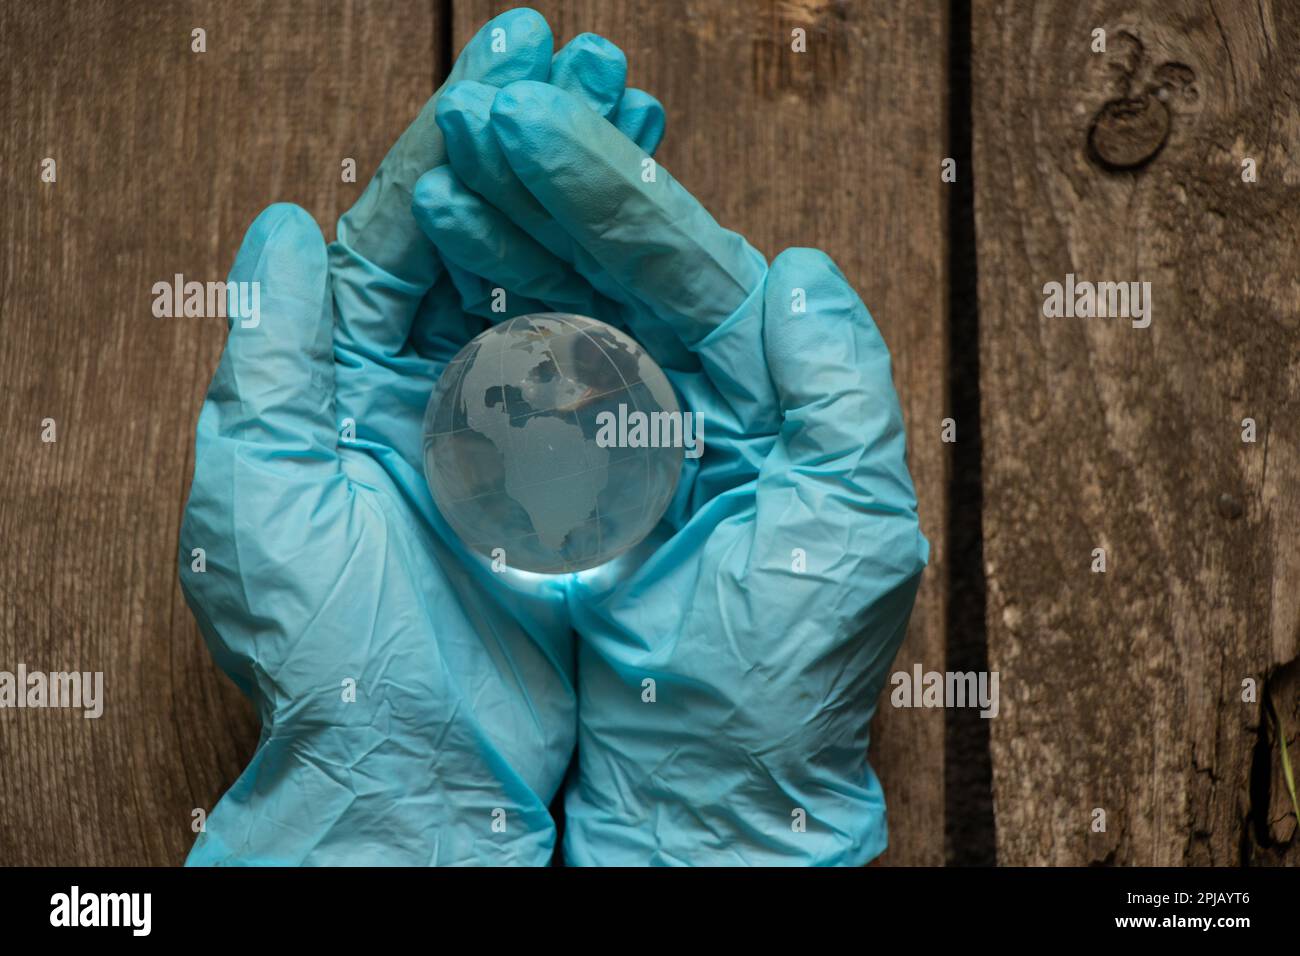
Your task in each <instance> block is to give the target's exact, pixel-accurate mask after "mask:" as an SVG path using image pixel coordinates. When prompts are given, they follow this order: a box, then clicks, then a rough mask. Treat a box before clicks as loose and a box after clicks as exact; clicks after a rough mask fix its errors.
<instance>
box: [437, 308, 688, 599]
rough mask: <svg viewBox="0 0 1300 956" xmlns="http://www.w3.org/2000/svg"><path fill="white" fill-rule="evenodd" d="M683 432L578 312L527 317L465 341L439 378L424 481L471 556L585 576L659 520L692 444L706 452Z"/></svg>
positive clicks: (643, 374)
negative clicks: (584, 574)
mask: <svg viewBox="0 0 1300 956" xmlns="http://www.w3.org/2000/svg"><path fill="white" fill-rule="evenodd" d="M691 424H692V423H691V422H690V416H689V415H686V416H683V415H682V414H681V412H680V409H679V408H678V404H677V398H676V395H675V394H674V393H673V389H672V386H671V385H670V384H669V382H668V379H667V378H666V377H665V376H664V373H663V370H662V369H660V368H659V366H658V365H657V364H655V362H654V360H653V359H651V358H650V356H649V355H647V354H646V352H645V350H644V349H643V348H641V346H640V345H638V344H637V343H636V342H635V341H633V340H632V339H631V338H629V337H628V336H627V335H625V334H624V333H622V332H620V331H619V330H617V329H615V328H613V327H611V326H609V325H606V324H605V323H604V322H598V321H597V320H595V319H591V318H587V317H585V316H581V315H573V314H568V313H557V312H549V313H535V314H533V315H523V316H519V317H517V318H513V319H508V320H506V321H503V322H501V323H500V324H498V325H495V326H493V327H492V328H490V329H488V330H487V331H486V332H483V333H482V334H481V335H478V336H477V337H475V338H474V339H473V340H472V341H470V343H469V344H468V345H466V346H465V347H464V348H463V349H461V351H460V352H459V353H458V354H457V355H456V357H455V358H454V359H452V361H451V362H450V363H449V364H448V365H447V368H446V369H445V370H444V371H443V373H442V375H441V377H440V378H439V379H438V385H437V388H436V389H435V390H434V393H433V396H432V397H431V398H430V400H429V406H428V408H427V409H426V411H425V414H424V471H425V477H426V478H427V479H428V482H429V489H430V491H431V492H432V493H433V500H434V503H435V504H436V505H437V506H438V511H439V512H441V514H442V516H443V517H444V518H445V519H446V521H447V523H448V524H449V525H451V527H452V529H453V530H454V531H455V532H456V534H457V535H459V536H460V538H461V540H462V541H464V542H465V544H467V545H468V546H469V547H470V548H472V549H473V550H475V551H477V552H479V553H480V554H482V555H484V556H486V557H488V558H489V559H492V560H493V561H494V562H500V565H504V566H505V567H510V568H516V569H519V570H523V571H532V572H537V573H543V574H563V573H568V572H573V571H582V570H585V569H587V568H592V567H595V566H596V565H599V564H603V563H605V562H606V561H610V560H612V559H613V558H615V557H617V556H618V555H620V554H622V553H624V552H625V551H627V550H628V549H630V548H632V547H634V546H635V545H636V544H637V543H639V542H640V541H641V540H642V539H643V538H645V536H646V535H647V534H649V533H650V531H651V530H653V528H654V527H655V525H656V524H657V523H658V522H659V519H660V518H661V517H663V513H664V510H665V509H666V508H667V507H668V503H669V501H670V500H671V499H672V496H673V493H674V491H676V488H677V481H678V478H679V477H680V474H681V468H682V461H683V458H684V457H685V455H686V454H687V453H689V452H690V451H691V450H692V447H693V446H692V444H691V442H692V441H694V442H695V446H694V447H702V445H700V442H702V440H703V434H702V431H703V430H702V429H699V428H697V429H696V430H692V429H691V427H690V426H691ZM697 453H698V452H697ZM494 566H496V565H494Z"/></svg>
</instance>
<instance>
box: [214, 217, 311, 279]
mask: <svg viewBox="0 0 1300 956" xmlns="http://www.w3.org/2000/svg"><path fill="white" fill-rule="evenodd" d="M303 264H308V265H310V266H311V267H313V268H312V269H311V270H310V271H311V272H312V273H313V274H312V275H307V276H304V275H303ZM326 268H327V260H326V252H325V237H324V236H323V235H321V231H320V226H318V225H317V224H316V220H315V219H314V218H312V215H311V213H309V212H307V210H305V209H303V208H302V207H301V206H298V205H295V204H294V203H287V202H279V203H273V204H272V205H270V206H267V207H266V208H265V209H263V210H262V211H261V213H259V214H258V216H257V218H256V219H254V220H253V222H252V224H251V225H250V226H249V227H248V231H247V232H246V233H245V234H244V241H243V244H242V245H241V246H240V248H239V253H238V254H237V255H236V257H235V264H234V267H233V268H232V270H231V275H232V276H240V277H249V278H251V277H254V276H256V275H259V274H263V273H270V274H275V275H276V276H277V279H278V282H277V284H283V283H285V282H286V281H287V277H291V276H299V277H300V278H302V279H304V280H306V282H307V283H313V282H314V280H315V279H316V278H317V277H318V275H319V274H323V273H324V271H325V270H326Z"/></svg>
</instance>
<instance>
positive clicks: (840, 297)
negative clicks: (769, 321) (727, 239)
mask: <svg viewBox="0 0 1300 956" xmlns="http://www.w3.org/2000/svg"><path fill="white" fill-rule="evenodd" d="M796 290H801V292H802V295H797V294H796ZM767 295H768V303H767V304H768V307H769V309H771V308H775V309H776V310H777V311H778V313H779V312H780V311H781V309H782V307H783V304H784V310H785V311H786V312H792V310H793V313H794V314H799V312H798V308H799V306H800V305H802V306H803V307H804V308H805V309H806V311H807V312H813V311H814V309H813V306H814V305H818V306H821V307H823V308H845V307H860V308H861V309H862V310H863V311H864V312H865V311H866V306H864V305H862V302H861V300H860V299H859V298H858V294H857V292H856V291H854V289H853V286H851V285H850V284H849V280H848V279H846V278H845V277H844V273H843V272H841V271H840V267H839V266H837V265H836V264H835V260H834V259H832V258H831V257H830V256H828V255H827V254H826V253H825V252H823V251H822V250H820V249H810V248H805V247H799V246H792V247H791V248H789V249H785V250H783V251H782V252H781V253H780V254H779V255H777V257H776V258H775V259H773V260H772V265H771V266H770V267H769V269H768V277H767Z"/></svg>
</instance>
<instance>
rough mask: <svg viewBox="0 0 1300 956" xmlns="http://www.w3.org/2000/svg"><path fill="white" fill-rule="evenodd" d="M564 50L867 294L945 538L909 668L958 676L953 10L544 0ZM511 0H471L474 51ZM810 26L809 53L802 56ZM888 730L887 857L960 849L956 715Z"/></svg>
mask: <svg viewBox="0 0 1300 956" xmlns="http://www.w3.org/2000/svg"><path fill="white" fill-rule="evenodd" d="M534 6H535V7H536V8H537V9H539V10H540V11H541V12H542V13H543V14H544V15H545V16H546V18H547V20H548V21H549V22H550V24H551V27H552V29H553V30H554V32H555V34H556V37H557V46H558V45H559V44H560V43H563V42H564V41H566V40H568V39H569V38H571V37H573V36H574V35H575V34H577V33H581V32H586V31H591V32H595V33H599V34H601V35H602V36H605V37H608V38H609V39H611V40H613V41H614V42H615V43H617V44H618V45H619V46H620V47H622V49H623V50H624V51H625V52H626V53H627V56H628V61H629V74H630V82H631V83H632V84H634V85H637V86H640V87H642V88H644V89H646V90H649V91H650V92H651V93H653V94H654V95H655V96H657V97H658V98H659V99H660V100H661V101H662V102H663V104H664V106H665V108H666V110H667V113H668V132H667V137H666V139H665V141H664V145H663V147H662V149H661V150H660V153H659V158H660V160H661V161H662V162H663V163H664V164H665V165H666V166H667V168H668V169H670V170H672V173H673V175H674V176H675V177H676V178H678V179H679V180H680V181H681V182H682V183H684V184H685V185H686V186H687V188H689V189H690V190H692V192H694V194H695V195H696V196H698V197H699V198H700V200H701V201H702V202H703V203H704V204H705V206H707V207H708V208H709V210H710V211H711V212H712V213H713V215H714V216H715V217H716V218H717V219H718V220H719V221H720V222H721V223H723V224H724V225H726V226H728V227H730V228H733V229H735V230H737V231H738V232H740V233H742V234H744V235H745V236H746V237H747V238H748V239H749V240H750V242H752V243H753V244H754V245H755V246H756V247H758V248H759V249H760V250H762V251H763V252H764V253H765V254H766V255H768V257H769V258H770V257H772V256H774V255H775V254H776V253H778V252H779V251H781V250H782V249H784V248H786V247H789V246H817V247H820V248H822V249H824V250H825V251H826V252H828V253H829V254H830V255H831V256H832V257H833V258H834V259H835V261H836V262H837V263H838V264H839V266H840V268H841V269H843V271H844V273H845V275H847V276H848V278H849V279H850V281H852V282H853V283H854V284H855V286H856V287H857V288H858V289H859V290H860V292H861V293H862V295H863V298H864V300H865V301H866V303H867V305H868V306H869V307H870V308H871V311H872V314H873V315H874V316H875V318H876V321H877V322H878V323H879V325H880V328H881V330H882V332H883V333H884V336H885V339H886V341H887V342H888V343H889V345H890V349H891V351H892V353H893V359H894V376H895V380H896V383H897V385H898V389H899V394H900V396H901V399H902V403H903V412H904V415H905V417H906V420H907V423H908V426H909V432H908V435H909V438H910V439H911V440H910V442H909V446H910V455H911V459H910V460H911V468H912V474H913V477H914V478H915V479H916V483H917V493H918V495H919V498H920V502H921V520H922V526H923V528H924V530H925V534H926V536H927V537H928V538H929V539H930V542H931V544H932V546H933V556H932V559H931V566H930V569H929V570H928V571H927V573H926V576H925V580H924V583H923V585H922V589H921V595H920V598H919V600H918V602H917V606H916V610H915V612H914V614H913V616H912V626H911V632H910V634H909V636H908V640H907V643H906V644H905V645H904V647H903V649H902V651H900V653H899V657H898V658H897V662H896V666H897V667H898V668H900V669H908V670H910V668H911V666H912V663H913V662H921V663H922V664H923V666H924V667H925V668H926V669H927V670H943V669H944V613H945V608H944V605H945V598H944V590H943V588H944V578H945V567H944V550H945V549H944V527H945V519H946V514H945V487H946V474H945V467H946V454H945V451H944V448H945V446H943V445H942V444H941V443H940V441H939V430H940V425H939V423H940V420H941V419H942V418H943V417H944V416H945V415H947V414H948V412H947V410H946V409H945V367H946V366H945V363H946V358H947V349H946V341H947V340H946V334H945V333H946V312H945V309H946V302H945V285H946V283H945V260H944V222H945V208H946V207H945V201H946V193H945V191H944V190H945V188H946V187H944V186H943V184H942V183H941V182H940V178H939V172H940V161H941V159H942V157H943V155H944V115H945V114H944V99H943V97H944V91H945V90H946V77H945V72H944V71H945V64H946V39H947V37H946V26H947V23H946V15H945V12H944V8H943V6H942V5H938V4H915V3H908V2H903V0H872V2H854V3H831V2H819V0H803V2H797V3H788V2H787V3H776V2H765V3H758V4H750V3H739V2H735V0H706V2H690V3H686V2H663V3H653V4H649V3H636V2H632V0H546V2H540V3H535V4H534ZM501 9H503V5H501V4H497V3H492V2H488V0H456V2H455V3H454V4H453V36H454V37H455V42H456V45H457V46H458V47H459V46H460V45H461V44H463V43H464V42H465V41H467V40H468V39H469V37H470V36H472V35H473V33H474V31H475V30H477V29H478V27H479V26H481V25H482V23H483V22H484V21H486V20H487V19H488V18H489V17H490V16H492V15H493V14H495V13H498V12H500V10H501ZM796 27H802V28H803V29H805V30H806V31H807V38H808V51H807V52H806V53H803V54H797V53H794V52H792V50H791V31H792V30H793V29H794V28H796ZM882 700H883V701H884V703H883V706H882V707H881V709H880V711H879V712H878V716H877V719H876V722H875V725H874V727H873V741H872V752H873V756H872V760H873V765H874V766H875V768H876V770H877V772H878V773H879V774H880V777H881V779H882V781H883V784H884V787H885V793H886V798H887V800H888V806H889V826H890V844H891V848H890V850H889V851H888V852H887V853H886V854H885V855H884V857H882V861H883V862H889V863H899V864H914V865H921V864H941V863H943V861H944V846H943V837H944V815H943V813H944V786H943V783H944V780H943V774H944V767H943V733H944V716H943V712H942V711H939V710H919V709H918V710H892V709H891V708H890V707H889V705H888V700H887V698H882Z"/></svg>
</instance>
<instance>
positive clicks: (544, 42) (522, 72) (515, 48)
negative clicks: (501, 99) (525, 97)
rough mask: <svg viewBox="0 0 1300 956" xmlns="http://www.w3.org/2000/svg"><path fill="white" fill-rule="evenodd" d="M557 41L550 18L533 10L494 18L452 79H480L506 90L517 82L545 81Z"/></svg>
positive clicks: (459, 61) (464, 53) (464, 54)
mask: <svg viewBox="0 0 1300 956" xmlns="http://www.w3.org/2000/svg"><path fill="white" fill-rule="evenodd" d="M553 49H554V38H553V37H552V35H551V27H550V25H549V24H548V23H547V22H546V18H545V17H544V16H542V15H541V14H540V13H538V12H537V11H536V10H534V9H532V8H531V7H516V8H515V9H513V10H507V11H506V12H505V13H502V14H500V15H499V16H496V17H493V18H492V19H491V20H489V21H488V22H487V23H486V24H484V25H483V27H482V28H481V29H480V30H479V31H478V33H476V34H475V35H474V37H473V39H471V40H470V41H469V43H467V44H466V45H465V49H464V50H463V51H461V54H460V57H459V58H458V59H457V60H456V64H455V66H454V67H453V68H452V74H451V79H452V80H453V81H455V80H462V79H477V80H482V81H483V82H484V83H490V84H492V85H495V86H502V85H504V84H506V83H509V82H512V81H514V80H521V79H535V80H544V79H545V78H546V77H547V75H548V74H549V72H550V69H551V53H552V51H553Z"/></svg>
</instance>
